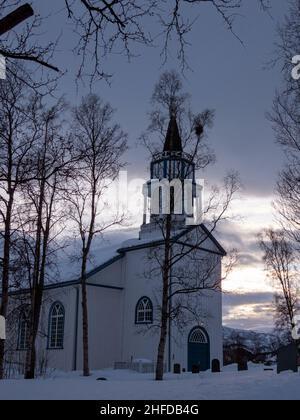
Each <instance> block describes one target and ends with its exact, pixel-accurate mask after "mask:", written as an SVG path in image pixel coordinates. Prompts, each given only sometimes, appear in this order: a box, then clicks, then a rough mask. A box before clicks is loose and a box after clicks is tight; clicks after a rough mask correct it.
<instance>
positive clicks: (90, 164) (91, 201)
mask: <svg viewBox="0 0 300 420" xmlns="http://www.w3.org/2000/svg"><path fill="white" fill-rule="evenodd" d="M113 116H114V110H113V109H112V107H111V106H110V105H109V104H108V103H105V102H103V101H102V100H101V99H100V97H98V96H97V95H93V94H91V95H88V96H87V97H85V98H83V100H82V102H81V104H80V105H79V106H78V107H76V108H75V109H74V111H73V122H74V132H73V141H74V143H75V153H76V155H78V156H80V165H79V167H78V168H77V171H75V173H74V175H73V179H72V180H70V181H69V186H68V193H67V201H68V205H69V214H70V220H71V222H73V226H74V228H75V232H76V233H75V235H76V236H77V237H79V239H80V243H81V251H80V262H81V271H80V280H81V295H82V296H81V297H82V302H81V304H82V331H83V338H82V339H83V342H82V344H83V374H84V376H89V347H88V343H89V332H88V328H89V327H88V296H87V286H86V276H87V269H88V262H89V258H90V254H91V248H92V244H93V240H94V238H95V236H99V235H101V234H103V232H104V231H105V230H107V229H108V228H110V227H112V226H114V225H117V224H120V223H121V222H122V220H123V217H122V215H111V218H110V219H109V220H105V218H103V217H101V216H102V211H103V205H104V204H105V199H104V194H105V191H106V189H107V187H108V185H109V184H110V182H112V181H114V180H115V179H116V177H117V176H118V173H119V170H120V168H122V166H123V162H122V156H123V154H124V152H125V150H126V147H127V146H126V141H127V135H126V134H125V133H124V132H123V131H122V129H121V128H120V126H119V125H118V124H115V123H114V122H113Z"/></svg>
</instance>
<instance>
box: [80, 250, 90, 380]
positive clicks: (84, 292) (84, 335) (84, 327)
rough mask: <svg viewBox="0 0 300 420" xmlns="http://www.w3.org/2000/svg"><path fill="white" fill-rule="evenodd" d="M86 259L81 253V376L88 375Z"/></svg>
mask: <svg viewBox="0 0 300 420" xmlns="http://www.w3.org/2000/svg"><path fill="white" fill-rule="evenodd" d="M86 260H87V258H86V256H85V255H83V258H82V269H81V294H82V302H81V305H82V344H83V376H90V368H89V325H88V303H87V290H86Z"/></svg>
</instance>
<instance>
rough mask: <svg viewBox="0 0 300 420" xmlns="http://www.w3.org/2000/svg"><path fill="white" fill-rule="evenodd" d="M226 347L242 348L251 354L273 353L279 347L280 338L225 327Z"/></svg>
mask: <svg viewBox="0 0 300 420" xmlns="http://www.w3.org/2000/svg"><path fill="white" fill-rule="evenodd" d="M223 343H224V347H229V346H232V345H237V346H242V347H244V348H246V349H247V350H248V351H250V352H251V353H264V352H272V351H274V350H275V349H276V348H278V347H279V340H278V337H277V336H276V335H274V334H271V333H259V332H256V331H246V330H240V329H233V328H228V327H223Z"/></svg>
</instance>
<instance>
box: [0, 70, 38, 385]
mask: <svg viewBox="0 0 300 420" xmlns="http://www.w3.org/2000/svg"><path fill="white" fill-rule="evenodd" d="M15 71H16V73H15V72H14V74H9V75H8V77H7V79H6V80H5V81H0V223H1V228H0V236H1V253H2V255H1V270H2V276H1V277H2V279H1V307H0V314H1V315H2V316H4V317H6V315H7V310H8V292H9V287H10V269H11V248H12V238H13V234H14V232H15V231H16V229H17V228H18V226H17V225H16V218H15V215H16V206H15V202H16V197H17V194H19V193H20V189H21V188H23V187H24V186H25V184H26V183H27V182H28V180H29V179H31V177H32V176H34V175H33V173H32V172H31V168H30V166H29V165H28V163H29V155H30V151H31V149H32V147H33V145H34V143H35V141H36V138H35V137H34V136H30V135H28V131H27V129H28V126H29V125H30V124H31V121H30V112H29V108H30V106H29V103H30V101H29V100H28V96H29V94H28V90H27V88H26V86H25V85H24V84H23V83H22V82H21V81H20V79H19V77H18V75H19V71H18V70H17V69H15ZM3 364H4V340H0V379H1V378H3V374H4V371H3Z"/></svg>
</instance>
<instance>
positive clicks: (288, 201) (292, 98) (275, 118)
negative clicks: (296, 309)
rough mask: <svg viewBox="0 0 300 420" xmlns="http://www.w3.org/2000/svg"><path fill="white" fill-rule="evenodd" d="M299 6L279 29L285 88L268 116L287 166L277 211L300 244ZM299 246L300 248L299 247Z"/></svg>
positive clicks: (279, 187)
mask: <svg viewBox="0 0 300 420" xmlns="http://www.w3.org/2000/svg"><path fill="white" fill-rule="evenodd" d="M299 19H300V3H299V1H298V0H292V1H291V2H290V13H289V15H288V16H286V18H285V21H284V23H283V24H282V25H281V26H280V27H279V30H278V31H279V41H278V43H277V57H276V60H275V61H276V62H278V63H279V64H280V66H281V68H282V74H283V81H284V84H283V87H282V89H281V91H280V92H278V93H277V94H276V97H275V99H274V104H273V112H272V113H271V114H270V115H269V118H270V120H271V121H272V123H273V127H274V131H275V134H276V140H277V142H278V143H279V144H280V145H281V147H282V150H283V152H284V153H285V156H286V165H285V168H284V169H283V171H282V172H281V173H280V176H279V181H278V185H277V193H278V198H277V200H276V203H275V209H276V212H277V213H278V214H279V216H280V222H281V225H282V228H283V229H284V230H286V232H287V233H288V234H289V236H290V237H291V239H292V241H296V244H295V245H296V246H297V248H298V249H300V248H299V244H300V182H299V180H300V110H299V99H300V80H295V79H294V78H293V77H292V68H293V64H292V58H293V57H294V55H295V54H297V53H298V47H299V37H300V28H299ZM297 244H298V245H297Z"/></svg>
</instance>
